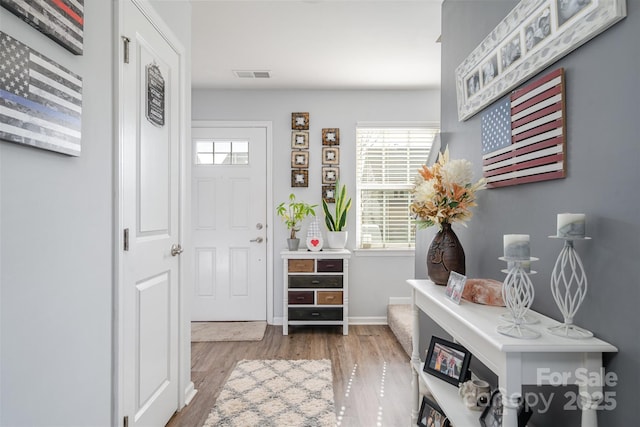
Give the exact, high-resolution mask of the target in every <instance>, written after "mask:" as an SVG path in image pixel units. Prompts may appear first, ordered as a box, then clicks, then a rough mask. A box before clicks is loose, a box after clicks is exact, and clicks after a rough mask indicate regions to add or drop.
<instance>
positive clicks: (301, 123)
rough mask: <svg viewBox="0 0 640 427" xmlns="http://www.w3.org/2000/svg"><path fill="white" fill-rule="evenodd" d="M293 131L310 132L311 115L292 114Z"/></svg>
mask: <svg viewBox="0 0 640 427" xmlns="http://www.w3.org/2000/svg"><path fill="white" fill-rule="evenodd" d="M291 129H293V130H309V113H291Z"/></svg>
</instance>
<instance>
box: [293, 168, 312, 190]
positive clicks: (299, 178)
mask: <svg viewBox="0 0 640 427" xmlns="http://www.w3.org/2000/svg"><path fill="white" fill-rule="evenodd" d="M291 186H292V187H308V186H309V170H308V169H293V170H292V171H291Z"/></svg>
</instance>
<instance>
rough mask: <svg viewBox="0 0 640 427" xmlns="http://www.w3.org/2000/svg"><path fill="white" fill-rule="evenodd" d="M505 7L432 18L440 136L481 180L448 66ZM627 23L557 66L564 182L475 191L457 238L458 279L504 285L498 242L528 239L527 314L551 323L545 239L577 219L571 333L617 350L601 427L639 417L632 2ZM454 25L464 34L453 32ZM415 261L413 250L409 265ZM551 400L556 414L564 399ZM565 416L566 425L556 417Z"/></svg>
mask: <svg viewBox="0 0 640 427" xmlns="http://www.w3.org/2000/svg"><path fill="white" fill-rule="evenodd" d="M516 3H517V2H516V1H497V0H496V1H452V0H446V1H445V2H444V4H443V14H442V17H443V18H442V19H443V21H442V29H443V33H442V52H443V56H442V64H443V65H442V112H441V114H442V131H443V139H444V140H445V142H447V143H448V144H449V147H450V150H451V155H452V157H453V158H466V159H469V160H471V161H472V162H473V163H474V165H475V168H476V170H477V174H478V176H479V175H480V173H481V172H480V163H481V150H480V115H476V116H474V117H472V118H471V119H469V120H467V121H465V122H458V119H457V109H456V93H455V82H454V75H455V73H454V70H455V67H456V66H457V65H458V64H460V62H462V60H464V58H466V56H467V55H468V54H469V53H470V52H471V51H472V50H473V49H474V48H475V47H476V46H477V45H478V44H479V43H480V41H481V40H482V39H483V38H484V37H485V36H486V35H487V34H488V33H489V32H490V31H491V30H493V28H494V27H495V26H496V25H497V23H498V22H500V21H501V20H502V19H503V18H504V16H506V14H507V13H508V12H509V11H510V10H511V9H512V8H513V7H514V6H515V4H516ZM627 7H628V17H627V18H626V19H624V20H623V21H621V22H619V23H618V24H616V25H615V26H613V27H612V28H610V29H609V30H607V31H606V32H604V33H603V34H601V35H599V36H598V37H596V38H595V39H593V40H591V41H590V42H588V43H587V44H586V45H584V46H582V47H580V48H579V49H577V50H576V51H574V52H572V53H571V54H569V55H567V56H566V57H564V58H562V59H560V60H559V61H558V62H557V63H555V64H553V65H551V66H550V67H549V68H548V69H547V70H544V71H543V72H542V73H541V74H546V73H547V72H549V71H551V70H555V69H556V68H558V67H564V68H565V72H566V85H567V86H566V96H567V97H566V111H567V151H568V160H567V164H568V175H567V178H565V179H563V180H556V181H549V182H544V183H535V184H526V185H521V186H516V187H508V188H503V189H495V190H486V191H484V192H482V193H481V195H480V197H479V200H478V203H479V206H478V207H477V208H475V215H474V217H473V219H472V221H471V222H470V223H469V227H468V228H466V229H465V228H462V227H459V228H458V229H457V232H458V234H459V236H460V238H461V240H462V241H463V243H464V247H465V252H466V255H467V275H469V276H471V277H489V278H495V279H498V280H502V279H504V277H503V275H502V274H501V273H500V269H501V268H503V267H504V266H503V264H502V263H501V262H500V261H498V257H499V256H501V255H502V235H503V234H508V233H524V234H530V235H531V251H532V255H533V256H538V257H539V258H540V261H539V262H537V263H536V270H538V272H539V273H538V274H537V275H536V276H533V281H534V285H535V286H536V297H535V301H534V303H533V309H534V310H536V311H539V312H542V313H544V314H546V315H548V316H550V317H553V318H556V319H559V320H560V319H561V316H560V313H559V311H558V309H557V307H556V305H555V303H554V301H553V298H552V296H551V291H550V288H549V283H550V273H551V270H552V269H553V265H554V262H555V259H556V257H557V255H558V253H559V251H560V249H561V244H560V243H559V242H558V241H556V240H552V239H549V238H547V236H549V235H550V234H553V233H554V232H555V224H556V214H557V213H560V212H583V213H585V214H586V215H587V234H588V235H589V236H591V237H593V240H591V241H587V242H578V243H576V249H577V251H578V252H579V254H580V256H581V257H582V260H583V262H584V265H585V269H586V272H587V277H588V280H589V290H588V293H587V297H586V299H585V301H584V304H583V305H582V307H581V309H580V311H579V312H578V315H577V316H576V319H575V322H576V324H578V325H580V326H583V327H585V328H587V329H589V330H591V331H593V332H594V333H595V334H596V336H597V337H599V338H602V339H604V340H606V341H608V342H610V343H612V344H614V345H615V346H617V347H618V349H619V351H620V352H619V353H618V354H615V355H605V357H604V362H605V365H606V369H607V370H608V371H611V372H615V373H616V374H617V375H618V377H619V383H618V385H617V386H616V387H611V388H608V389H607V390H606V391H609V392H615V393H616V394H615V401H616V408H615V410H612V411H599V414H598V419H599V422H600V423H601V424H600V425H604V426H622V425H628V424H635V423H637V420H638V418H639V416H640V412H639V407H638V404H637V392H636V391H635V390H637V384H638V381H639V380H640V372H639V369H640V363H639V361H640V342H639V341H638V339H637V337H638V330H639V329H640V316H638V303H639V302H640V290H639V289H640V288H639V287H638V269H637V260H638V256H639V249H638V248H639V245H638V243H639V242H640V220H639V219H638V215H637V212H638V210H639V208H640V202H639V199H638V196H637V186H638V183H640V169H639V168H638V163H639V161H640V145H639V144H638V135H640V120H639V117H640V110H639V105H640V104H639V101H638V100H639V99H640V85H638V73H639V71H640V44H639V43H638V40H640V2H638V1H637V0H629V1H627ZM460 28H464V29H465V31H464V32H461V31H460ZM422 256H424V255H423V254H418V253H416V258H417V259H418V258H420V257H422ZM545 390H546V392H547V393H552V392H554V391H555V392H556V394H555V398H554V401H553V404H554V407H555V409H558V407H559V409H562V406H563V405H564V404H565V403H566V402H567V400H565V399H564V398H563V397H562V396H563V391H561V390H553V389H550V390H549V389H545ZM565 418H566V419H565ZM575 418H576V417H575V413H570V414H563V415H561V416H558V415H554V416H549V415H548V414H547V416H543V415H540V414H534V418H533V419H532V422H533V423H535V424H536V425H567V426H571V425H577V424H576V420H575Z"/></svg>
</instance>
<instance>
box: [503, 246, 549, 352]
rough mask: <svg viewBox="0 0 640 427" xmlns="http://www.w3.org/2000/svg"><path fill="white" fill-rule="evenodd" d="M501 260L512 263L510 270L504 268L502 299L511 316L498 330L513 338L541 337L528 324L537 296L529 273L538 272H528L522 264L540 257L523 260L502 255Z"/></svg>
mask: <svg viewBox="0 0 640 427" xmlns="http://www.w3.org/2000/svg"><path fill="white" fill-rule="evenodd" d="M500 260H502V261H507V262H509V264H510V268H509V269H508V270H502V271H503V272H506V273H507V277H506V278H505V279H504V282H503V284H502V299H503V300H504V303H505V305H506V306H507V309H509V314H510V318H509V317H506V318H505V320H507V321H508V322H509V323H508V324H505V325H499V326H497V327H496V331H498V332H499V333H501V334H502V335H506V336H509V337H513V338H521V339H535V338H538V337H540V333H539V332H538V331H535V330H533V329H531V328H529V327H528V326H527V324H531V323H532V321H531V320H530V318H528V317H527V316H526V315H527V311H528V310H529V307H531V303H532V302H533V298H534V297H535V290H534V287H533V283H532V282H531V279H530V278H529V275H530V274H535V273H536V272H535V271H530V272H528V273H527V272H526V271H525V269H524V268H523V266H522V265H523V264H524V263H525V262H529V261H537V260H538V258H529V259H526V260H521V259H512V258H504V257H501V258H500Z"/></svg>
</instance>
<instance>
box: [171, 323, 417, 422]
mask: <svg viewBox="0 0 640 427" xmlns="http://www.w3.org/2000/svg"><path fill="white" fill-rule="evenodd" d="M242 359H331V365H332V369H333V391H334V396H335V405H336V416H337V417H338V425H339V426H340V427H377V426H381V427H405V426H408V425H410V419H411V385H410V384H411V370H410V367H409V357H408V356H407V354H406V353H405V352H404V350H403V349H402V347H401V346H400V344H399V343H398V341H397V340H396V338H395V337H394V335H393V333H392V332H391V330H390V329H389V327H388V326H359V325H352V326H349V335H348V336H344V335H342V328H341V327H331V326H324V327H307V326H297V327H289V335H288V336H283V335H282V327H281V326H273V325H268V326H267V330H266V332H265V336H264V339H263V340H262V341H258V342H205V343H192V344H191V361H192V363H191V378H192V380H193V382H194V384H195V387H196V389H197V390H198V393H197V394H196V396H195V397H194V399H193V400H192V401H191V403H190V404H189V405H188V406H186V407H185V408H183V409H182V411H180V412H177V413H176V414H175V415H174V416H173V418H171V420H170V421H169V423H168V424H167V426H168V427H201V426H202V424H203V423H204V421H205V420H206V419H207V416H208V415H209V412H210V411H211V408H213V405H214V402H215V400H216V398H217V397H218V394H219V393H220V391H221V390H222V386H223V385H224V383H225V382H226V380H227V378H228V376H229V375H230V374H231V371H232V370H233V368H234V366H235V364H236V362H237V361H239V360H242ZM300 427H303V426H300Z"/></svg>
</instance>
